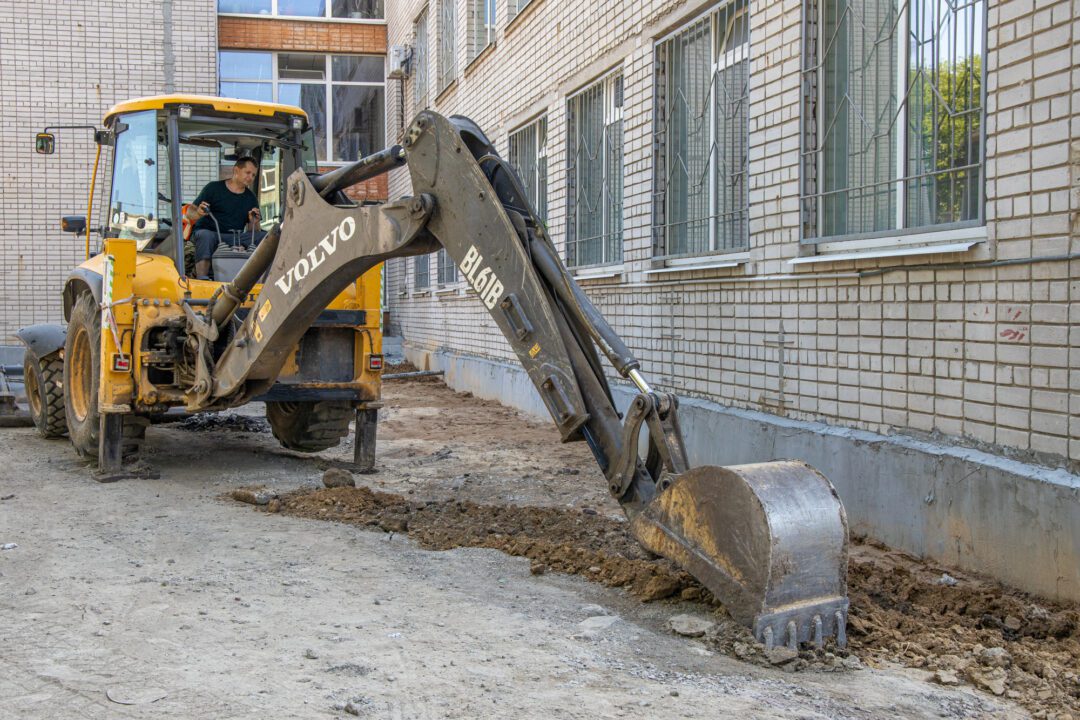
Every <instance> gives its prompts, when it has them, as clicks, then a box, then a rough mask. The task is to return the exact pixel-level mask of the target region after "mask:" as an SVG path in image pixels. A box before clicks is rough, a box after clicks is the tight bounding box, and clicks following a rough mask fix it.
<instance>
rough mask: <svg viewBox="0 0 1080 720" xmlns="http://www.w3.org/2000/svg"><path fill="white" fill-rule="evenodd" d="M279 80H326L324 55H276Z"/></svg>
mask: <svg viewBox="0 0 1080 720" xmlns="http://www.w3.org/2000/svg"><path fill="white" fill-rule="evenodd" d="M278 79H279V80H310V81H316V82H320V81H323V80H326V56H325V55H301V54H299V53H279V54H278Z"/></svg>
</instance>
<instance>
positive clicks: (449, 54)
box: [435, 0, 458, 97]
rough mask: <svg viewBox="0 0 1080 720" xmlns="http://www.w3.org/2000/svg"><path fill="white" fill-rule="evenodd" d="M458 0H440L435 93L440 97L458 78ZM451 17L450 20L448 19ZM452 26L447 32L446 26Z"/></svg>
mask: <svg viewBox="0 0 1080 720" xmlns="http://www.w3.org/2000/svg"><path fill="white" fill-rule="evenodd" d="M457 5H458V3H457V0H439V25H438V32H437V36H436V48H435V49H436V51H437V54H436V57H435V82H436V89H435V95H436V97H438V96H439V95H441V94H442V93H443V91H444V90H446V89H447V88H448V87H450V86H451V85H453V84H454V82H455V81H456V80H457V79H458V53H457V31H458V17H457V16H458V12H457V10H458V8H457ZM448 18H449V22H447V19H448ZM447 26H449V27H450V32H449V33H447V31H446V28H447Z"/></svg>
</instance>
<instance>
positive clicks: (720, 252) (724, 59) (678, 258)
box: [652, 0, 753, 265]
mask: <svg viewBox="0 0 1080 720" xmlns="http://www.w3.org/2000/svg"><path fill="white" fill-rule="evenodd" d="M736 1H737V0H728V1H727V2H723V3H720V4H719V5H717V6H714V7H712V8H710V9H709V10H707V11H705V12H703V13H701V14H699V15H697V16H695V17H693V18H691V19H690V20H688V21H687V22H685V23H683V24H682V25H680V26H679V27H678V28H677V29H675V30H673V31H671V32H670V33H668V34H666V35H664V36H663V37H660V38H658V39H657V40H656V41H655V43H654V44H653V62H654V67H658V66H659V61H658V56H659V54H660V52H661V49H662V48H663V46H664V45H665V44H666V43H667V42H668V41H670V40H673V39H675V38H676V37H678V36H679V35H681V34H683V33H684V32H686V31H687V30H688V29H690V28H692V27H693V26H694V25H697V24H698V23H700V22H701V21H703V20H705V19H708V20H709V22H710V28H709V35H710V40H711V44H712V53H713V55H714V58H715V59H714V60H713V63H712V76H713V78H714V83H715V78H716V76H717V74H718V73H720V72H721V71H722V70H726V69H728V68H730V67H732V66H733V65H735V64H737V63H740V62H743V61H748V60H749V58H750V44H751V42H752V40H753V38H752V35H753V28H752V27H751V26H750V20H751V16H750V0H746V4H745V6H744V7H743V8H742V9H741V11H740V12H738V13H735V14H734V15H732V16H731V17H730V18H728V21H729V25H733V24H734V22H735V21H736V20H737V19H738V18H739V17H740V16H741V17H744V18H745V23H746V27H747V30H746V34H747V40H746V42H745V43H742V44H740V45H738V46H736V47H735V48H732V49H731V50H727V51H725V52H723V53H721V52H719V48H717V46H716V45H717V43H718V42H719V32H718V31H719V24H720V12H721V11H722V10H724V9H725V8H726V7H728V6H729V5H732V4H733V3H734V2H736ZM727 32H730V28H728V30H727ZM725 37H726V35H725ZM749 70H750V68H749V67H748V68H747V102H749V87H750V83H751V82H752V79H753V78H752V77H751V76H750V74H749ZM655 82H659V80H658V79H657V80H656V81H655ZM655 82H654V85H655ZM659 92H660V89H659V88H658V87H654V93H659ZM715 92H716V87H715V84H714V85H713V87H712V89H711V90H710V91H709V97H710V98H711V99H710V100H709V103H710V108H711V109H710V112H709V139H710V142H709V147H710V155H711V157H710V159H709V168H710V169H709V190H708V196H709V206H708V214H707V216H706V217H707V218H708V220H709V225H708V236H709V248H708V249H706V250H702V251H688V252H684V253H679V254H677V255H676V254H674V253H672V252H671V250H670V248H669V242H670V240H669V238H668V234H667V233H668V224H667V222H666V221H665V224H664V225H662V226H658V225H657V223H656V207H655V205H654V211H653V212H654V215H653V223H652V225H653V233H654V247H653V253H654V255H653V256H654V258H656V259H658V260H664V261H666V264H669V265H671V264H678V263H680V262H699V261H700V259H701V258H703V257H708V256H720V257H727V256H729V255H730V256H732V257H740V258H741V256H742V255H743V254H745V253H746V252H747V251H749V249H750V223H749V189H750V188H749V184H750V183H749V181H750V177H749V158H750V149H751V143H750V117H749V108H748V109H747V123H746V131H745V143H746V159H745V160H744V171H743V172H744V175H745V181H744V189H743V195H744V200H743V203H742V210H743V212H745V213H746V223H745V226H746V229H745V232H744V234H743V238H742V244H741V245H738V246H734V247H730V248H718V247H717V232H716V219H717V217H718V216H719V213H720V207H719V202H718V200H717V197H716V185H717V174H718V168H717V166H718V158H717V157H716V147H717V143H716V132H717V128H716V111H715V103H716V100H715V99H712V98H713V93H715ZM657 97H658V95H657V96H654V99H653V112H654V115H655V113H656V104H657ZM654 132H655V129H654ZM653 163H654V168H655V170H657V171H659V170H660V169H664V170H666V168H667V163H666V162H664V163H661V162H660V158H659V157H657V154H656V153H655V152H654V153H653ZM665 219H666V218H665ZM658 231H659V233H660V236H659V237H657V233H658Z"/></svg>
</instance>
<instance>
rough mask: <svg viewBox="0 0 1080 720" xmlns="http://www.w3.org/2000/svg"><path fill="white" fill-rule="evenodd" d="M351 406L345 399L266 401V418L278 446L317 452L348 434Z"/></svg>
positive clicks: (351, 414) (331, 445)
mask: <svg viewBox="0 0 1080 720" xmlns="http://www.w3.org/2000/svg"><path fill="white" fill-rule="evenodd" d="M352 417H353V406H352V403H351V402H350V401H348V400H319V401H316V402H268V403H266V419H267V420H269V421H270V429H271V430H273V432H274V437H276V438H277V439H278V442H279V443H281V445H282V447H286V448H288V449H289V450H299V451H300V452H318V451H319V450H326V449H327V448H331V447H334V446H335V445H337V444H338V443H339V442H341V438H343V437H345V436H346V435H348V434H349V421H350V420H352Z"/></svg>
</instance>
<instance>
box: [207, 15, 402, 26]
mask: <svg viewBox="0 0 1080 720" xmlns="http://www.w3.org/2000/svg"><path fill="white" fill-rule="evenodd" d="M218 17H225V18H240V19H242V20H299V21H300V22H327V23H346V24H349V25H385V24H386V18H383V19H381V20H378V19H374V18H339V17H312V16H310V15H262V14H260V13H218Z"/></svg>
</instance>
